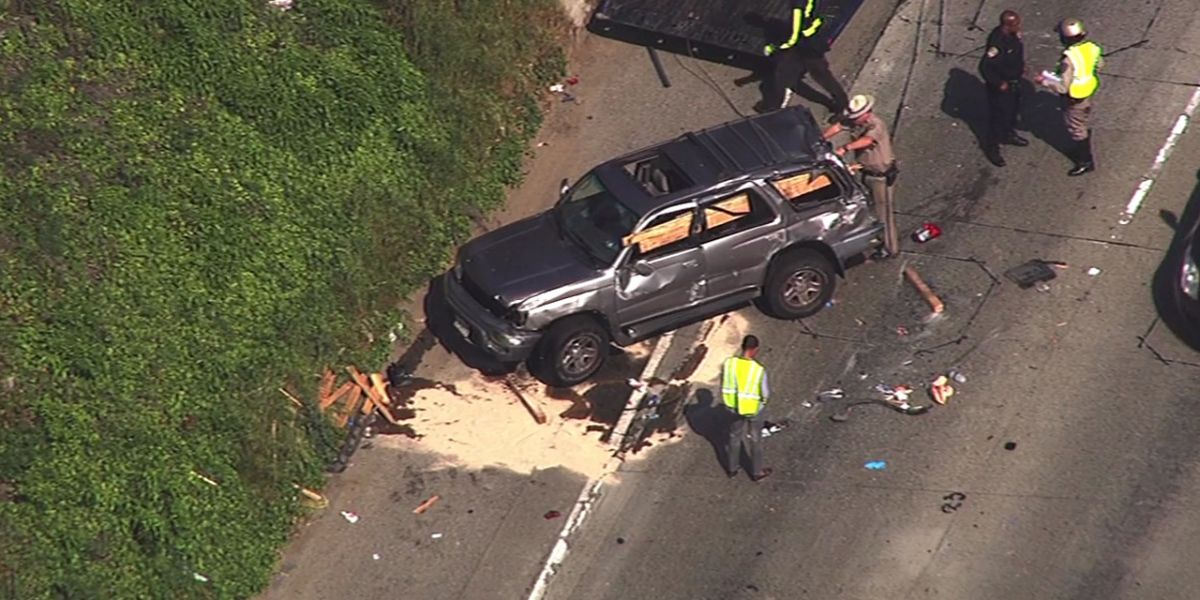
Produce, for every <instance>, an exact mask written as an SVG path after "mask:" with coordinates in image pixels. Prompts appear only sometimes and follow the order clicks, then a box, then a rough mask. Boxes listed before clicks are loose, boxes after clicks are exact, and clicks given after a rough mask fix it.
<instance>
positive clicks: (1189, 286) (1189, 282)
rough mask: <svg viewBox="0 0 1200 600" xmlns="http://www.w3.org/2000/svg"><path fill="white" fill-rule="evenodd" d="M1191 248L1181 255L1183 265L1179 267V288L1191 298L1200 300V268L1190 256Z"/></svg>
mask: <svg viewBox="0 0 1200 600" xmlns="http://www.w3.org/2000/svg"><path fill="white" fill-rule="evenodd" d="M1191 250H1192V249H1191V248H1188V251H1187V252H1186V253H1184V255H1183V267H1182V268H1180V269H1179V288H1180V289H1182V290H1183V293H1185V294H1187V295H1188V297H1189V298H1191V299H1192V300H1200V270H1198V269H1197V268H1196V260H1195V259H1194V258H1192V252H1191Z"/></svg>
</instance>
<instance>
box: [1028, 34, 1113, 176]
mask: <svg viewBox="0 0 1200 600" xmlns="http://www.w3.org/2000/svg"><path fill="white" fill-rule="evenodd" d="M1058 39H1059V40H1060V41H1061V42H1062V44H1063V46H1064V49H1063V54H1062V60H1061V61H1060V62H1059V65H1058V71H1057V75H1053V76H1047V75H1048V74H1047V73H1042V74H1039V75H1037V76H1036V77H1034V79H1033V80H1034V82H1035V83H1037V84H1039V85H1041V86H1044V87H1046V88H1049V89H1050V90H1051V91H1054V92H1057V93H1058V94H1059V95H1060V96H1062V100H1063V121H1064V122H1065V123H1066V126H1067V133H1068V134H1070V136H1071V141H1072V145H1071V148H1069V149H1068V150H1067V157H1068V158H1070V159H1071V162H1073V163H1074V166H1073V167H1071V170H1070V171H1067V175H1070V176H1071V177H1075V176H1078V175H1083V174H1084V173H1089V172H1091V171H1094V170H1096V161H1095V158H1093V157H1092V128H1091V120H1092V95H1093V94H1095V93H1096V90H1097V89H1098V88H1099V87H1100V78H1099V76H1098V75H1097V74H1096V71H1098V70H1099V69H1100V68H1101V67H1103V66H1104V57H1103V56H1102V53H1103V52H1102V50H1101V49H1100V46H1099V44H1097V43H1096V42H1093V41H1091V40H1088V39H1087V31H1085V30H1084V28H1083V22H1081V21H1080V20H1078V19H1064V20H1063V21H1062V22H1061V23H1059V25H1058Z"/></svg>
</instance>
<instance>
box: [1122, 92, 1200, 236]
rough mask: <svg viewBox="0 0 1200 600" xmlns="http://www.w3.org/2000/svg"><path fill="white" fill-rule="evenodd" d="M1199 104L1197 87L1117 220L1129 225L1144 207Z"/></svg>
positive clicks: (1199, 93) (1199, 95)
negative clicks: (1143, 203) (1156, 180)
mask: <svg viewBox="0 0 1200 600" xmlns="http://www.w3.org/2000/svg"><path fill="white" fill-rule="evenodd" d="M1197 106H1200V88H1196V91H1194V92H1192V99H1191V100H1189V101H1188V103H1187V106H1185V107H1184V109H1183V114H1181V115H1179V118H1178V119H1175V126H1174V127H1172V128H1171V134H1170V135H1168V136H1167V141H1166V142H1164V143H1163V145H1162V148H1159V149H1158V156H1155V157H1154V164H1152V165H1150V170H1149V171H1147V172H1146V176H1145V177H1143V178H1142V180H1141V181H1140V182H1139V183H1138V186H1137V189H1136V190H1134V191H1133V197H1131V198H1130V199H1129V204H1126V205H1125V212H1124V213H1122V214H1121V218H1120V219H1118V220H1117V222H1118V223H1120V224H1121V225H1128V224H1129V223H1130V222H1132V221H1133V215H1136V214H1137V211H1138V209H1139V208H1141V207H1142V202H1143V201H1145V200H1146V196H1148V195H1149V194H1150V188H1152V187H1154V180H1155V179H1157V178H1158V175H1159V173H1161V172H1162V169H1163V165H1165V164H1167V159H1168V158H1170V157H1171V152H1173V151H1174V150H1175V144H1177V143H1179V138H1181V137H1183V132H1185V131H1187V128H1188V123H1190V122H1191V120H1192V114H1193V113H1195V112H1196V107H1197Z"/></svg>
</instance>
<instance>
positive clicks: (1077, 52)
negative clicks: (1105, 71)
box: [1063, 40, 1100, 100]
mask: <svg viewBox="0 0 1200 600" xmlns="http://www.w3.org/2000/svg"><path fill="white" fill-rule="evenodd" d="M1063 54H1064V55H1066V57H1067V60H1069V61H1071V69H1072V71H1073V77H1071V83H1070V85H1069V87H1068V88H1067V92H1068V95H1069V96H1071V97H1072V98H1075V99H1076V100H1082V99H1084V98H1089V97H1091V95H1092V94H1095V93H1096V88H1098V87H1100V78H1099V77H1097V76H1096V66H1097V65H1098V64H1099V63H1100V46H1099V44H1096V43H1095V42H1092V41H1090V40H1089V41H1085V42H1080V43H1078V44H1075V45H1073V46H1070V47H1068V48H1067V49H1066V50H1064V51H1063Z"/></svg>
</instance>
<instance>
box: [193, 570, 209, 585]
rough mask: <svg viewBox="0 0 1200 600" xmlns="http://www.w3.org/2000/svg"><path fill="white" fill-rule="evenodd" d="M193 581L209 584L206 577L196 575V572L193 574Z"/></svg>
mask: <svg viewBox="0 0 1200 600" xmlns="http://www.w3.org/2000/svg"><path fill="white" fill-rule="evenodd" d="M192 579H195V580H196V581H199V582H200V583H208V578H207V577H205V576H203V575H201V574H199V573H196V572H195V571H193V572H192Z"/></svg>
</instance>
